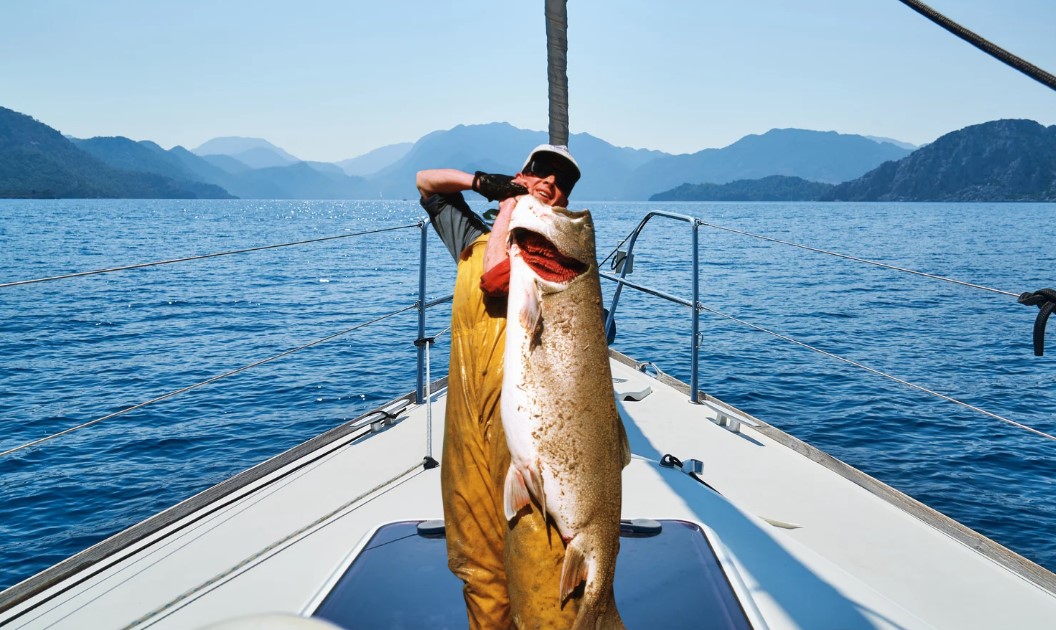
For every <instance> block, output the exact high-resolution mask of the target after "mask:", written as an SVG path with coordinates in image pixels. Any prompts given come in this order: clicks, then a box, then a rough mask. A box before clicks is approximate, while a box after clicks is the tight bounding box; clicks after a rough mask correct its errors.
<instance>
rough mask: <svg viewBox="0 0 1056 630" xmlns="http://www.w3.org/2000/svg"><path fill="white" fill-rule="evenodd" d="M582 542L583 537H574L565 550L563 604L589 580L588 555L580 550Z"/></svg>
mask: <svg viewBox="0 0 1056 630" xmlns="http://www.w3.org/2000/svg"><path fill="white" fill-rule="evenodd" d="M582 540H583V536H574V537H573V538H572V540H571V541H569V543H568V547H566V548H565V562H564V564H563V565H561V601H562V602H564V601H565V600H566V599H568V596H569V595H570V594H571V593H572V591H574V590H576V587H577V586H579V583H580V582H583V581H584V580H586V579H587V568H588V563H587V555H586V554H585V553H584V552H583V550H582V549H580V548H579V546H580V544H581V541H582Z"/></svg>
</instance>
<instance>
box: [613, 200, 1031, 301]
mask: <svg viewBox="0 0 1056 630" xmlns="http://www.w3.org/2000/svg"><path fill="white" fill-rule="evenodd" d="M697 221H698V225H703V226H705V227H710V228H715V229H717V230H723V231H726V232H732V233H733V234H740V235H742V236H750V237H752V238H757V239H760V240H763V241H769V242H771V243H780V244H781V245H789V246H791V247H798V248H800V249H805V250H807V251H811V252H816V253H819V254H827V255H829V256H835V257H836V258H844V259H846V260H853V261H855V262H860V263H865V264H867V265H875V266H877V267H883V268H885V269H892V270H894V271H901V272H903V273H910V274H913V275H916V276H921V277H924V278H930V279H932V280H941V281H943V282H951V283H953V284H959V285H961V286H964V287H969V288H972V289H980V290H983V291H990V292H993V293H1000V294H1001V295H1009V296H1012V297H1014V298H1019V295H1020V294H1019V293H1012V292H1011V291H1003V290H1001V289H994V288H991V287H988V286H984V285H981V284H975V283H973V282H965V281H963V280H957V279H956V278H950V277H947V276H940V275H936V274H933V273H927V272H924V271H917V270H915V269H908V268H906V267H898V266H895V265H888V264H886V263H882V262H878V261H875V260H869V259H867V258H858V257H857V256H850V255H847V254H841V253H839V252H834V251H829V250H827V249H820V248H818V247H811V246H809V245H801V244H799V243H793V242H791V241H783V240H781V239H779V238H773V237H771V236H764V235H762V234H753V233H751V232H745V231H743V230H737V229H734V228H729V227H725V226H722V225H716V224H714V223H707V222H705V221H700V220H699V219H698V220H697ZM624 240H626V239H624ZM609 255H610V256H611V255H612V254H609Z"/></svg>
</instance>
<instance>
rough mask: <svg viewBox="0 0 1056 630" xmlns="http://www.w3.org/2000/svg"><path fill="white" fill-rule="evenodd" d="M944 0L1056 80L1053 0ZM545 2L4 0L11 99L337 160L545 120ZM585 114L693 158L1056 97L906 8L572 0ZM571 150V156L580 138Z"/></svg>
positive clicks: (575, 65)
mask: <svg viewBox="0 0 1056 630" xmlns="http://www.w3.org/2000/svg"><path fill="white" fill-rule="evenodd" d="M930 4H931V6H933V7H934V8H935V9H937V10H939V11H942V12H944V13H946V14H947V15H948V16H949V17H950V18H952V19H954V20H957V21H959V22H961V23H962V24H964V25H965V26H967V27H969V28H972V29H974V30H976V31H977V32H980V33H981V34H983V35H985V36H987V37H989V38H991V39H992V40H993V41H995V42H996V43H998V44H1000V45H1002V46H1005V47H1006V48H1008V49H1010V50H1011V51H1012V52H1014V53H1016V54H1018V55H1021V56H1023V57H1025V58H1027V59H1028V60H1030V61H1032V62H1033V63H1035V64H1037V65H1039V66H1041V67H1042V68H1045V69H1046V70H1048V71H1049V72H1053V73H1056V37H1053V35H1052V33H1053V29H1054V26H1056V2H1054V1H1053V0H931V2H930ZM542 5H543V3H542V0H535V1H531V2H529V1H527V0H519V1H513V0H500V1H496V0H488V1H482V0H460V1H457V2H456V1H450V0H449V1H442V0H433V1H411V0H384V1H374V2H360V1H356V0H343V1H339V0H301V1H300V2H290V1H285V0H284V1H281V2H280V1H274V0H252V1H249V0H221V1H218V0H151V1H145V0H98V1H91V2H85V1H83V0H5V1H4V2H3V3H2V4H0V105H2V106H4V107H8V108H10V109H14V110H16V111H20V112H22V113H25V114H29V115H31V116H33V117H34V118H36V119H38V120H40V121H41V122H44V123H46V124H48V125H50V126H52V127H55V128H57V129H59V130H60V131H62V132H63V133H66V134H70V135H74V136H77V137H91V136H99V135H123V136H127V137H130V138H133V139H136V140H154V141H155V142H158V143H159V144H161V145H162V146H163V147H165V148H169V147H171V146H173V145H176V144H180V145H183V146H185V147H187V148H194V147H196V146H198V145H199V144H201V143H202V142H204V141H206V140H208V139H210V138H213V137H216V136H227V135H239V136H252V137H262V138H266V139H268V140H270V141H271V142H274V143H275V144H277V145H279V146H281V147H283V148H284V149H286V150H287V151H290V152H291V153H293V154H294V155H296V156H298V157H301V158H303V159H309V160H323V161H336V160H340V159H344V158H349V157H354V156H357V155H360V154H363V153H365V152H367V151H369V150H371V149H374V148H377V147H379V146H383V145H386V144H390V143H394V142H406V141H413V140H416V139H418V138H419V137H421V136H422V135H424V134H426V133H429V132H431V131H435V130H438V129H448V128H451V127H453V126H455V125H457V124H473V123H485V122H493V121H506V122H509V123H511V124H513V125H516V126H518V127H522V128H527V129H538V130H545V129H546V128H547V102H546V98H547V96H546V94H547V88H546V66H545V64H546V49H545V34H544V20H543V11H542ZM568 5H569V8H568V10H569V70H568V73H569V92H570V107H569V109H570V127H571V130H572V131H573V132H588V133H591V134H593V135H595V136H598V137H600V138H602V139H604V140H607V141H609V142H611V143H613V144H616V145H619V146H631V147H641V148H649V149H660V150H663V151H668V152H671V153H687V152H694V151H699V150H701V149H705V148H709V147H721V146H725V145H728V144H730V143H731V142H734V141H736V140H737V139H738V138H740V137H742V136H744V135H746V134H751V133H763V132H765V131H767V130H769V129H772V128H775V127H799V128H806V129H818V130H830V129H831V130H836V131H839V132H843V133H861V134H866V135H875V136H886V137H891V138H896V139H899V140H904V141H907V142H912V143H914V144H922V143H926V142H930V141H932V140H934V139H935V138H936V137H938V136H939V135H942V134H943V133H946V132H948V131H952V130H955V129H959V128H961V127H964V126H966V125H970V124H975V123H980V122H984V121H987V120H993V119H997V118H1030V119H1033V120H1037V121H1039V122H1041V123H1043V124H1046V125H1052V124H1056V92H1053V91H1051V90H1049V89H1048V88H1046V87H1044V86H1042V85H1040V84H1038V83H1036V82H1034V81H1033V80H1031V79H1029V78H1027V77H1024V76H1022V75H1020V74H1018V73H1017V72H1015V71H1013V70H1011V69H1009V68H1006V67H1005V66H1004V65H1002V64H1000V63H998V62H997V61H994V60H992V59H990V58H989V57H987V56H986V55H984V54H983V53H981V52H979V51H977V50H976V49H974V48H972V47H971V46H969V45H967V44H965V43H963V42H961V41H960V40H958V39H956V38H954V37H953V36H952V35H949V34H948V33H946V32H945V31H943V30H941V29H939V28H938V27H936V26H934V25H932V24H931V23H930V22H928V21H926V20H925V19H924V18H922V17H920V16H918V15H917V14H916V13H914V12H913V11H911V10H909V9H908V8H906V7H905V6H903V5H902V4H901V3H900V2H897V1H896V0H797V1H795V2H793V1H791V0H740V1H738V2H718V1H715V0H681V1H676V0H648V1H647V0H638V1H637V2H631V1H630V0H569V3H568ZM572 148H573V150H574V149H575V147H572Z"/></svg>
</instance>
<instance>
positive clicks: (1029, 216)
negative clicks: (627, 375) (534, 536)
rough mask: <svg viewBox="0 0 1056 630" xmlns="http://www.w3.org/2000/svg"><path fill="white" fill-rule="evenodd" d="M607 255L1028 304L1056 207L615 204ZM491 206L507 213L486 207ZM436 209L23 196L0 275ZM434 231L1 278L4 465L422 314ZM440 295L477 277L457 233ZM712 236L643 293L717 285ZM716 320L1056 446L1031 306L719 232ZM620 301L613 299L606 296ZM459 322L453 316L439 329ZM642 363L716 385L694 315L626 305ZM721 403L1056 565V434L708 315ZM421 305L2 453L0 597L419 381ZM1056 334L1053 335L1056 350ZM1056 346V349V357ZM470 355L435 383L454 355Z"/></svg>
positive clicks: (770, 267)
mask: <svg viewBox="0 0 1056 630" xmlns="http://www.w3.org/2000/svg"><path fill="white" fill-rule="evenodd" d="M589 205H590V207H591V208H592V209H593V210H594V213H595V218H596V221H597V224H598V251H599V258H600V257H603V256H604V255H605V254H607V253H608V251H609V250H610V249H611V248H612V247H613V246H614V245H615V244H616V243H617V242H618V241H619V240H620V239H621V238H622V237H623V236H624V235H626V233H627V232H628V231H629V230H630V229H631V228H632V227H633V226H634V225H635V224H636V223H637V221H638V220H639V219H640V218H641V216H642V215H643V214H644V212H645V211H647V210H648V209H651V208H663V209H665V210H668V211H674V212H683V213H686V214H691V215H693V216H697V217H700V218H702V219H704V220H706V221H708V222H711V223H716V224H719V225H724V226H728V227H732V228H736V229H740V230H746V231H750V232H755V233H761V234H765V235H767V236H771V237H774V238H779V239H783V240H788V241H793V242H798V243H804V244H809V245H811V246H814V247H819V248H824V249H831V250H835V251H839V252H841V253H845V254H850V255H853V256H857V257H860V258H866V259H873V260H878V261H882V262H886V263H889V264H893V265H898V266H903V267H908V268H913V269H919V270H924V271H928V272H932V273H937V274H941V275H947V276H952V277H956V278H959V279H964V280H969V281H972V282H975V283H979V284H982V285H986V286H990V287H994V288H998V289H1002V290H1006V291H1012V292H1016V293H1018V292H1022V291H1028V290H1029V291H1033V290H1035V289H1038V288H1041V287H1044V286H1053V283H1054V282H1056V279H1054V278H1053V277H1052V274H1053V270H1054V269H1056V265H1054V264H1053V263H1054V262H1056V261H1054V255H1053V254H1052V253H1051V249H1042V248H1038V247H1037V246H1036V245H1035V244H1034V242H1033V241H1032V240H1031V239H1029V238H1026V236H1025V234H1024V230H1026V231H1028V232H1029V233H1032V234H1039V233H1048V234H1051V233H1054V232H1056V229H1054V228H1056V206H1054V205H1052V204H1047V205H1045V204H1039V205H1035V204H1000V205H983V204H960V205H944V204H901V205H900V204H825V205H813V204H635V203H628V204H619V203H597V204H589ZM481 209H483V206H481ZM421 215H422V212H421V210H420V208H419V206H418V205H417V203H415V202H380V201H379V202H372V201H360V202H302V201H273V202H267V201H265V202H257V201H224V202H216V201H124V200H121V201H112V200H111V201H54V202H51V201H46V202H37V201H0V282H9V281H14V280H22V279H27V278H35V277H44V276H51V275H56V274H61V273H67V272H71V271H80V270H86V269H94V268H102V267H112V266H119V265H126V264H133V263H139V262H144V261H151V260H162V259H169V258H176V257H182V256H188V255H194V254H204V253H211V252H217V251H226V250H232V249H240V248H245V247H252V246H258V245H266V244H274V243H281V242H289V241H297V240H304V239H310V238H314V237H320V236H333V235H337V234H345V233H353V232H360V231H365V230H372V229H377V228H382V227H391V226H394V225H403V224H409V223H413V222H415V221H417V219H418V218H419V217H420V216H421ZM418 239H419V235H418V230H417V229H416V228H411V229H407V230H401V231H397V232H387V233H384V234H377V235H370V236H362V237H355V238H348V239H341V240H336V241H329V242H326V243H318V244H313V245H306V246H300V247H293V248H283V249H275V250H267V251H262V252H256V253H251V254H244V255H237V256H230V257H222V258H213V259H208V260H201V261H195V262H189V263H183V264H177V265H169V266H164V267H155V268H149V269H141V270H133V271H125V272H119V273H114V274H108V275H101V276H90V277H85V278H77V279H70V280H62V281H57V282H50V283H43V284H35V285H28V286H22V287H13V288H7V289H0V422H2V423H3V431H2V433H0V450H4V449H7V448H10V447H12V446H15V445H18V444H21V443H23V442H26V441H29V440H32V439H35V438H38V437H41V436H44V435H48V434H51V433H54V432H56V431H61V430H63V429H65V428H68V427H70V426H73V425H75V424H78V423H81V422H85V421H87V420H91V419H94V418H98V417H101V416H104V415H107V414H110V413H114V412H116V411H119V410H121V409H124V408H126V407H128V406H130V405H133V404H136V403H139V402H142V401H145V400H148V399H151V398H153V397H156V396H158V395H160V394H163V393H165V392H168V391H171V390H175V389H179V388H181V387H185V386H187V385H190V384H193V383H196V382H198V381H201V380H204V379H206V378H210V377H212V376H215V375H217V374H221V373H224V372H226V371H229V370H233V369H235V368H238V367H241V366H243V365H246V364H248V363H251V362H254V361H258V360H260V359H263V358H266V357H269V356H273V355H275V354H278V353H280V352H282V351H285V350H287V349H289V348H292V347H296V346H299V345H302V344H305V343H308V342H310V341H313V340H315V339H320V338H322V337H325V336H327V335H331V334H333V333H335V332H337V331H339V330H343V329H345V328H348V327H350V326H354V325H356V324H359V323H362V322H364V321H366V320H369V319H371V318H373V317H377V316H379V315H382V314H385V313H388V312H391V311H393V310H395V309H396V308H402V307H404V306H407V305H409V304H411V303H413V302H414V300H415V299H416V297H417V266H418V255H417V253H418ZM430 239H431V240H430V252H431V256H430V270H431V271H430V291H429V294H430V297H431V298H432V297H439V296H441V295H444V294H446V293H447V292H448V291H449V290H450V287H451V283H452V281H453V278H454V273H453V272H454V269H453V264H452V263H451V261H450V259H449V257H448V256H447V254H446V252H445V251H444V250H443V248H442V246H440V244H439V241H438V240H437V239H436V238H435V235H430ZM689 243H690V241H689V236H688V231H687V230H686V228H685V227H684V224H677V223H664V222H661V221H660V220H656V223H655V224H651V225H650V227H649V228H647V230H646V232H645V234H644V235H643V237H642V238H641V239H640V240H639V245H638V256H637V259H636V260H635V274H634V278H635V279H636V280H637V281H639V282H643V283H646V284H655V285H656V286H658V287H660V288H663V289H664V290H666V291H669V292H671V293H674V294H677V295H680V296H683V297H686V298H688V297H689V296H690V286H689V285H690V280H689V278H690V276H689V273H688V268H689V261H690V255H689ZM700 252H701V269H702V283H701V301H702V302H703V303H704V304H705V305H706V306H708V307H709V308H714V309H717V310H720V311H722V312H725V313H728V314H730V315H734V316H736V317H738V318H741V319H744V320H747V321H750V322H752V323H755V324H758V325H761V326H764V327H767V328H770V329H772V330H775V331H777V332H780V333H782V334H785V335H788V336H791V337H794V338H796V339H798V340H800V341H803V342H805V343H810V344H812V345H816V346H818V347H821V348H823V349H825V350H827V351H830V352H834V353H837V354H840V355H843V356H846V357H848V358H850V359H852V360H855V361H859V362H861V363H864V364H866V365H869V366H871V367H874V368H876V369H879V370H883V371H886V372H890V373H892V374H894V375H896V376H899V377H901V378H905V379H907V380H910V381H913V382H917V383H920V384H921V385H925V386H927V387H930V388H933V389H936V390H939V391H941V392H943V393H946V394H949V395H952V396H955V397H958V398H960V399H962V400H965V401H966V402H970V403H972V404H974V405H977V406H980V407H982V408H984V409H987V410H990V411H993V412H995V413H998V414H1001V415H1005V416H1008V417H1011V418H1013V419H1016V420H1020V421H1023V422H1026V423H1027V424H1031V425H1033V426H1036V427H1037V428H1038V429H1040V430H1043V431H1046V432H1049V433H1053V432H1056V420H1054V416H1053V411H1052V410H1053V409H1054V403H1056V390H1054V387H1053V385H1056V357H1053V356H1046V357H1043V358H1036V357H1034V356H1033V355H1032V350H1031V343H1030V331H1031V326H1032V323H1033V319H1034V316H1035V315H1036V312H1037V309H1036V308H1033V307H1031V308H1029V309H1028V308H1026V307H1023V306H1021V305H1018V304H1016V302H1015V299H1014V298H1011V297H1007V296H1002V295H996V294H992V293H987V292H983V291H978V290H972V289H967V288H964V287H958V286H954V285H950V284H948V283H940V282H936V281H933V280H927V279H924V278H919V277H915V276H909V275H906V274H900V273H897V272H893V271H890V270H885V269H879V268H875V267H870V266H866V265H862V264H860V263H855V262H851V261H846V260H839V259H836V258H832V257H828V256H824V255H820V254H817V253H813V252H807V251H803V250H798V249H794V248H790V247H788V246H785V245H780V244H776V243H768V242H764V241H759V240H755V239H750V238H747V237H745V236H742V235H737V234H731V233H728V232H723V231H720V230H715V229H712V228H702V230H701V240H700ZM603 287H604V288H605V290H606V293H608V292H609V290H610V289H611V286H610V285H609V283H607V282H603ZM448 316H449V310H447V311H446V312H445V309H444V308H443V307H441V308H437V309H434V310H433V311H431V313H430V322H431V324H430V332H431V333H435V332H438V331H439V330H440V329H442V328H443V327H444V326H445V325H446V320H447V318H448ZM617 317H618V322H619V338H618V339H617V343H616V347H617V348H618V349H620V350H622V351H624V352H626V353H627V354H630V355H631V356H633V357H635V358H638V359H643V360H644V359H648V360H652V361H654V362H656V363H657V364H658V365H659V366H660V367H661V368H662V369H664V370H665V371H666V372H669V373H671V374H673V375H674V376H676V377H678V378H680V379H682V380H685V381H688V380H689V356H690V355H689V350H688V343H689V320H688V309H686V308H684V307H679V306H675V305H671V304H668V303H664V302H661V301H658V300H657V299H655V298H651V297H647V296H642V295H638V294H635V293H634V292H625V293H624V297H623V299H622V301H621V305H620V308H619V311H618V313H617ZM701 332H702V334H703V335H704V339H705V344H706V347H705V351H704V353H703V354H702V357H701V361H700V368H701V379H700V383H701V388H702V389H704V390H706V391H708V392H709V393H711V394H713V395H716V396H719V397H720V398H723V399H725V400H727V401H728V402H730V403H732V404H735V405H737V406H739V407H741V408H742V409H744V410H746V411H748V412H750V413H752V414H754V415H757V416H759V417H761V418H763V419H764V420H767V421H768V422H770V423H772V424H775V425H776V426H779V427H781V428H783V429H785V430H787V431H789V432H790V433H793V434H795V435H796V436H798V437H800V438H802V439H804V440H806V441H808V442H810V443H812V444H814V445H816V446H818V447H819V448H821V449H823V450H825V451H827V452H829V453H830V454H832V455H834V456H835V457H837V458H839V459H842V460H844V461H847V462H848V463H850V464H852V465H854V466H857V467H858V468H860V469H862V470H864V471H865V472H867V473H869V474H871V475H873V476H875V477H878V478H879V479H881V480H883V481H885V482H887V483H889V484H891V485H893V486H894V487H896V488H898V489H900V490H902V491H904V492H906V493H908V494H910V495H911V496H914V497H916V498H917V499H920V500H921V501H923V502H925V503H927V504H929V505H931V506H932V507H934V508H936V509H938V510H940V511H942V512H944V513H946V514H948V515H950V516H952V517H954V518H956V519H957V520H959V521H961V522H962V523H965V524H966V525H968V526H969V527H972V528H974V529H977V530H979V531H980V532H983V533H984V534H987V535H988V536H991V537H992V538H994V539H995V540H997V541H998V542H1001V543H1002V544H1004V545H1006V546H1008V547H1010V548H1012V549H1013V550H1015V551H1017V552H1019V553H1021V554H1023V555H1025V556H1026V557H1028V558H1030V559H1032V560H1034V561H1036V562H1039V563H1041V564H1043V565H1045V566H1047V567H1048V568H1050V569H1053V568H1056V539H1054V538H1053V537H1052V536H1051V532H1052V531H1053V529H1054V528H1056V481H1054V480H1056V474H1054V473H1056V464H1054V462H1056V457H1054V456H1056V444H1053V443H1052V442H1050V441H1046V440H1043V439H1040V438H1037V437H1035V436H1033V435H1030V434H1028V433H1026V432H1024V431H1021V430H1017V429H1014V428H1012V427H1010V426H1008V425H1006V424H1003V423H1000V422H998V421H995V420H992V419H989V418H987V417H985V416H981V415H979V414H977V413H973V412H971V411H968V410H965V409H962V408H960V407H957V406H955V405H953V404H950V403H948V402H944V401H940V400H937V399H934V398H932V397H930V396H926V395H924V394H921V393H919V392H915V391H913V390H910V389H907V388H905V387H903V386H900V385H897V384H894V383H891V382H889V381H886V380H884V379H880V378H878V377H876V376H873V375H870V374H868V373H865V372H863V371H861V370H858V369H856V368H852V367H850V366H848V365H846V364H844V363H839V362H836V361H833V360H831V359H828V358H825V357H822V356H820V355H818V354H816V353H813V352H810V351H807V350H804V349H802V348H800V347H797V346H794V345H791V344H788V343H787V342H784V341H781V340H778V339H776V338H774V337H771V336H769V335H766V334H764V333H761V332H758V331H755V330H752V329H751V328H747V327H744V326H742V325H739V324H735V323H732V322H730V321H728V320H726V319H722V318H720V317H717V316H714V315H709V314H706V313H705V314H703V315H702V319H701ZM415 336H416V320H415V316H414V314H413V313H405V314H402V315H399V316H397V317H395V318H393V319H392V320H389V321H388V322H386V324H385V325H384V327H370V328H366V329H364V330H362V331H357V332H352V333H349V334H348V335H345V336H342V337H340V338H338V339H335V340H333V341H330V342H327V343H325V344H321V345H319V346H316V347H313V348H310V349H308V350H305V351H303V352H300V353H297V354H294V355H291V356H290V357H286V358H284V359H281V360H278V361H275V362H273V363H268V364H266V365H263V366H260V367H258V368H255V369H253V370H250V371H246V372H243V373H240V374H237V375H234V376H232V377H230V378H227V379H225V380H223V381H221V382H218V383H215V384H211V385H207V386H205V387H202V388H200V389H197V390H194V391H192V392H188V393H186V394H183V395H180V396H178V397H175V398H173V399H171V400H166V401H164V402H161V403H158V404H155V405H152V406H149V407H146V408H144V409H141V410H137V411H134V412H131V413H128V414H126V415H123V416H119V417H117V418H114V419H112V420H107V421H105V422H102V423H100V424H97V425H95V426H92V427H90V428H87V429H84V430H82V431H79V432H77V433H73V434H70V435H67V436H64V437H62V438H58V439H56V440H53V441H51V442H48V443H46V444H43V445H41V446H39V447H35V448H33V449H30V450H26V451H22V452H20V453H18V454H16V455H14V456H9V457H6V458H3V459H2V460H0V587H4V586H9V585H11V584H13V583H15V582H17V581H19V580H21V579H24V578H26V577H28V576H29V575H32V574H33V573H35V572H37V571H39V570H41V569H44V568H46V567H47V566H49V565H51V564H54V563H55V562H58V561H60V560H62V559H64V558H65V557H67V556H69V555H71V554H73V553H76V552H77V551H80V550H81V549H84V548H86V547H88V546H90V545H92V544H94V543H95V542H98V541H99V540H101V539H103V538H105V537H106V536H109V535H111V534H113V533H115V532H117V531H120V530H121V529H124V528H125V527H128V526H129V525H132V524H134V523H136V522H138V521H140V520H142V519H143V518H146V517H148V516H150V515H152V514H154V513H156V512H158V511H160V510H161V509H164V508H166V507H168V506H170V505H172V504H174V503H176V502H178V501H180V500H182V499H185V498H187V497H188V496H190V495H192V494H194V493H196V492H199V491H201V490H203V489H205V488H207V487H209V486H211V485H213V484H216V483H218V482H220V481H222V480H223V479H225V478H227V477H229V476H231V475H232V474H234V473H237V472H239V471H241V470H243V469H245V468H247V467H249V466H251V465H253V464H255V463H257V462H259V461H262V460H264V459H266V458H268V457H271V456H273V455H275V454H277V453H279V452H281V451H283V450H285V449H287V448H289V447H292V446H294V445H296V444H298V443H300V442H303V441H304V440H306V439H308V438H310V437H312V436H314V435H316V434H318V433H320V432H322V431H324V430H326V429H328V428H331V427H333V426H336V425H337V424H340V423H341V422H343V421H346V420H348V419H351V418H354V417H355V416H357V415H359V414H360V413H362V412H364V411H366V410H368V409H370V408H373V407H376V406H377V405H378V404H380V403H382V402H385V401H387V400H389V399H390V398H392V397H393V396H395V395H398V394H402V393H405V392H407V391H409V390H410V389H413V383H414V348H413V346H412V345H411V343H410V341H411V340H413V339H414V338H415ZM1051 338H1052V335H1051V334H1050V339H1051ZM1049 346H1050V348H1052V352H1053V354H1056V348H1053V346H1054V344H1053V343H1050V344H1049ZM447 350H448V347H447V344H446V339H444V338H441V340H440V343H439V344H438V346H437V348H436V349H435V350H434V352H433V377H434V378H436V377H438V376H439V375H441V374H442V373H443V371H444V369H445V366H446V364H447Z"/></svg>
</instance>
